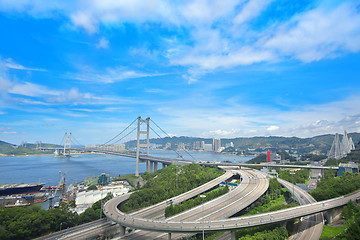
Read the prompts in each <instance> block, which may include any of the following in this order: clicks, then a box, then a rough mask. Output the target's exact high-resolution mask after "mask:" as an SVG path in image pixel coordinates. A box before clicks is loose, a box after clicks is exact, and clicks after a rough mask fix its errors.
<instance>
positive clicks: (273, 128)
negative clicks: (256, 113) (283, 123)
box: [266, 125, 280, 132]
mask: <svg viewBox="0 0 360 240" xmlns="http://www.w3.org/2000/svg"><path fill="white" fill-rule="evenodd" d="M279 128H280V127H279V126H274V125H273V126H269V127H268V128H267V129H266V130H268V131H269V132H273V131H277V130H279Z"/></svg>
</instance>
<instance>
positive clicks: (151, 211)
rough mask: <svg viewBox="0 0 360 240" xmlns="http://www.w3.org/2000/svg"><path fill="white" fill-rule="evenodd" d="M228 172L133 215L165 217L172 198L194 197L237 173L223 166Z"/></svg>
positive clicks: (175, 201) (182, 199)
mask: <svg viewBox="0 0 360 240" xmlns="http://www.w3.org/2000/svg"><path fill="white" fill-rule="evenodd" d="M223 169H224V170H225V171H226V172H225V174H223V175H221V176H220V177H218V178H215V179H213V180H211V181H210V182H207V183H205V184H203V185H201V186H199V187H197V188H194V189H192V190H190V191H188V192H185V193H183V194H180V195H178V196H175V197H173V198H171V199H167V200H165V201H162V202H160V203H158V204H155V205H152V206H150V207H147V208H144V209H141V210H139V211H136V212H135V213H133V214H132V215H134V216H137V217H143V218H151V219H159V218H164V217H165V216H164V214H165V208H166V207H167V206H169V201H170V200H172V201H173V204H174V205H176V204H179V203H181V202H183V201H186V200H188V199H190V198H193V197H195V196H197V195H199V194H201V193H203V192H206V191H208V190H210V189H212V188H214V187H216V186H218V185H219V184H220V183H221V182H224V181H226V180H227V179H229V178H231V177H232V176H233V175H234V174H237V173H236V172H233V171H231V170H228V167H225V168H223Z"/></svg>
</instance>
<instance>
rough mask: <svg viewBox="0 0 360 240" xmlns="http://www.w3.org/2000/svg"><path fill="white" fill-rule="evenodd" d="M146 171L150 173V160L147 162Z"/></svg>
mask: <svg viewBox="0 0 360 240" xmlns="http://www.w3.org/2000/svg"><path fill="white" fill-rule="evenodd" d="M146 171H147V172H150V160H146Z"/></svg>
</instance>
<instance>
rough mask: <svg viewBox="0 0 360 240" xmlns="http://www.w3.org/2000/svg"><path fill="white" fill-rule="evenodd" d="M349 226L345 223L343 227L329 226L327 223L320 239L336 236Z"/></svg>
mask: <svg viewBox="0 0 360 240" xmlns="http://www.w3.org/2000/svg"><path fill="white" fill-rule="evenodd" d="M347 227H348V225H347V224H344V225H343V226H341V227H338V228H336V227H329V226H327V225H325V226H324V229H323V231H322V234H321V237H320V239H324V238H325V239H328V238H332V237H335V236H336V235H338V234H340V233H341V232H343V231H344V230H345V229H346V228H347Z"/></svg>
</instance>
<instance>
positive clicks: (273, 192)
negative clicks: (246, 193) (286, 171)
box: [238, 178, 289, 216]
mask: <svg viewBox="0 0 360 240" xmlns="http://www.w3.org/2000/svg"><path fill="white" fill-rule="evenodd" d="M288 197H289V193H288V192H287V191H286V189H284V188H282V187H281V184H280V183H279V182H278V181H277V179H276V178H271V179H270V183H269V188H268V190H267V191H266V194H264V195H262V196H261V197H260V198H259V199H258V200H256V201H255V202H253V203H252V204H251V205H250V206H248V207H247V208H245V209H244V210H242V211H241V212H240V213H239V214H238V215H239V216H240V215H244V214H248V213H250V211H251V210H252V209H255V208H257V207H261V206H263V205H266V204H268V203H270V202H271V201H272V200H276V199H278V198H283V200H285V199H287V198H288ZM256 211H257V210H256Z"/></svg>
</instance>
